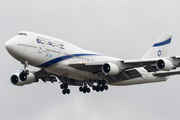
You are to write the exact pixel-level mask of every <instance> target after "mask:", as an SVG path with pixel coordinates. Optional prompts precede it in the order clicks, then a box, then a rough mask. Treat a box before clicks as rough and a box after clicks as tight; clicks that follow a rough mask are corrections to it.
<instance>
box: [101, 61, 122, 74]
mask: <svg viewBox="0 0 180 120" xmlns="http://www.w3.org/2000/svg"><path fill="white" fill-rule="evenodd" d="M102 72H103V73H104V74H106V75H117V74H118V73H119V72H120V70H119V67H118V66H117V65H116V64H114V63H105V64H104V65H103V66H102Z"/></svg>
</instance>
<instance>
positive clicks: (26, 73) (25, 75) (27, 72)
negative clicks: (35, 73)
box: [19, 61, 29, 81]
mask: <svg viewBox="0 0 180 120" xmlns="http://www.w3.org/2000/svg"><path fill="white" fill-rule="evenodd" d="M22 64H23V65H24V70H23V71H22V72H21V73H20V74H19V78H20V80H21V81H25V80H26V79H27V76H28V75H29V70H26V67H28V62H27V61H24V62H22Z"/></svg>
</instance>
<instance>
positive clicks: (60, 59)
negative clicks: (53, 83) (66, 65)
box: [37, 54, 99, 68]
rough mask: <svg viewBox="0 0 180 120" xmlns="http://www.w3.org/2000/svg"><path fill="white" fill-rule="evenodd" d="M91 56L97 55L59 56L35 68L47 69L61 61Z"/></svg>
mask: <svg viewBox="0 0 180 120" xmlns="http://www.w3.org/2000/svg"><path fill="white" fill-rule="evenodd" d="M92 55H96V56H97V55H99V54H72V55H66V56H61V57H58V58H55V59H52V60H50V61H48V62H46V63H43V64H41V65H39V66H37V67H39V68H46V67H49V66H51V65H53V64H56V63H58V62H61V61H63V60H67V59H70V58H73V57H78V56H92Z"/></svg>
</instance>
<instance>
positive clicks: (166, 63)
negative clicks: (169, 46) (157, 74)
mask: <svg viewBox="0 0 180 120" xmlns="http://www.w3.org/2000/svg"><path fill="white" fill-rule="evenodd" d="M156 67H157V68H158V69H160V70H164V71H169V70H172V69H173V67H174V65H173V64H172V62H171V61H170V60H167V59H160V60H158V61H157V63H156Z"/></svg>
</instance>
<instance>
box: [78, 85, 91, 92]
mask: <svg viewBox="0 0 180 120" xmlns="http://www.w3.org/2000/svg"><path fill="white" fill-rule="evenodd" d="M79 91H80V92H83V93H90V91H91V90H90V88H89V87H88V86H87V83H84V86H80V87H79Z"/></svg>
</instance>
